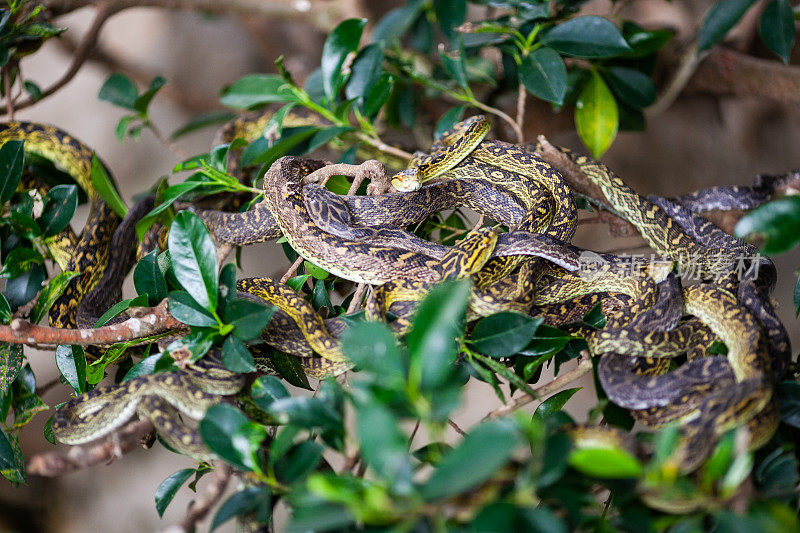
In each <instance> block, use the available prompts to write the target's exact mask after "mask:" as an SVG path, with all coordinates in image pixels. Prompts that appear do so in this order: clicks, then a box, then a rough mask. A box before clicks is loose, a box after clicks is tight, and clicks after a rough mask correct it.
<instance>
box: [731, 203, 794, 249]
mask: <svg viewBox="0 0 800 533" xmlns="http://www.w3.org/2000/svg"><path fill="white" fill-rule="evenodd" d="M734 234H735V235H736V236H737V237H745V236H748V235H751V234H757V235H760V236H762V237H763V238H764V244H763V246H762V247H761V251H762V252H764V253H765V254H767V255H773V254H778V253H781V252H785V251H787V250H789V249H790V248H792V247H793V246H794V245H795V244H797V242H798V241H800V196H785V197H783V198H778V199H777V200H772V201H770V202H767V203H766V204H764V205H761V206H759V207H757V208H756V209H754V210H753V211H751V212H750V213H748V214H747V215H745V216H744V217H742V218H741V219H740V220H739V222H738V223H737V224H736V228H735V229H734Z"/></svg>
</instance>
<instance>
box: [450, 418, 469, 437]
mask: <svg viewBox="0 0 800 533" xmlns="http://www.w3.org/2000/svg"><path fill="white" fill-rule="evenodd" d="M447 424H448V425H449V426H450V427H451V428H453V429H455V430H456V433H458V434H459V435H461V436H462V437H463V436H464V435H466V432H465V431H464V430H463V429H461V428H460V427H458V424H456V423H455V422H453V420H451V419H450V418H448V419H447Z"/></svg>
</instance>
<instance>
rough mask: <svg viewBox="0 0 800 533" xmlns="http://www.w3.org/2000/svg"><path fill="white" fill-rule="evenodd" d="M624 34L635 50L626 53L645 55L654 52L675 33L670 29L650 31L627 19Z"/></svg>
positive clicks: (623, 27) (624, 23)
mask: <svg viewBox="0 0 800 533" xmlns="http://www.w3.org/2000/svg"><path fill="white" fill-rule="evenodd" d="M622 34H623V35H624V36H625V40H626V41H628V44H629V45H630V46H631V48H633V52H630V53H628V54H626V56H627V57H645V56H648V55H650V54H653V53H655V52H657V51H658V50H660V49H661V47H662V46H664V45H665V44H666V43H667V41H669V40H670V39H672V37H673V36H674V35H675V33H674V32H672V31H670V30H654V31H648V30H645V29H644V28H642V27H641V26H639V25H637V24H635V23H633V22H630V21H627V20H626V21H624V22H623V23H622Z"/></svg>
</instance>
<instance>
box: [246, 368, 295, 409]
mask: <svg viewBox="0 0 800 533" xmlns="http://www.w3.org/2000/svg"><path fill="white" fill-rule="evenodd" d="M250 397H251V398H252V399H253V402H255V404H256V405H257V406H258V407H259V408H261V409H264V410H266V409H268V408H269V405H270V404H271V403H272V402H274V401H275V400H279V399H281V398H288V397H289V391H287V390H286V387H284V385H283V383H281V380H279V379H278V378H276V377H275V376H260V377H259V378H258V379H256V380H255V381H254V382H253V385H252V386H251V387H250Z"/></svg>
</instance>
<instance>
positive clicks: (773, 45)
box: [758, 0, 794, 63]
mask: <svg viewBox="0 0 800 533" xmlns="http://www.w3.org/2000/svg"><path fill="white" fill-rule="evenodd" d="M758 31H759V33H760V34H761V40H762V41H764V44H765V45H766V46H767V48H769V49H770V50H772V51H773V52H775V53H776V54H778V55H779V56H780V57H781V59H783V62H784V63H789V55H790V54H791V53H792V45H793V44H794V11H793V10H792V4H790V3H789V0H772V1H771V2H770V3H769V4H767V7H766V8H764V13H763V14H762V15H761V23H760V24H759V26H758Z"/></svg>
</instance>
